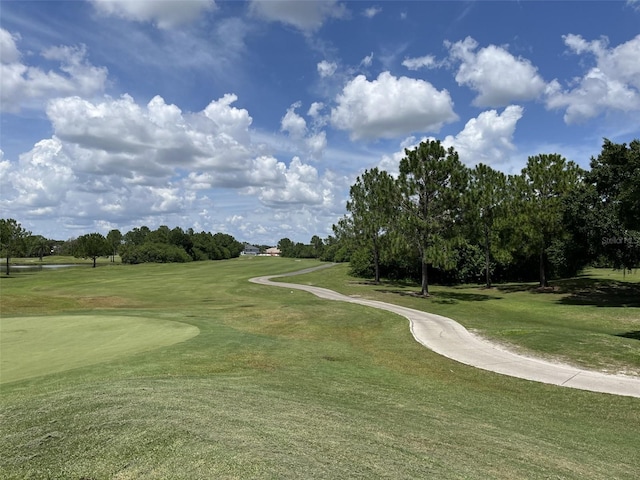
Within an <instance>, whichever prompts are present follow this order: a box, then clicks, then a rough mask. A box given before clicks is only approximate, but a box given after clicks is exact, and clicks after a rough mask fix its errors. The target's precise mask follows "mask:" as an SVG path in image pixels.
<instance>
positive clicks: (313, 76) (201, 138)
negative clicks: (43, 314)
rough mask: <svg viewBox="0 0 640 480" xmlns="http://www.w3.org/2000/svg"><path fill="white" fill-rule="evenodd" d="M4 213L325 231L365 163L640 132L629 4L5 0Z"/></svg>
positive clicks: (101, 227)
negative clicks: (442, 149) (407, 153)
mask: <svg viewBox="0 0 640 480" xmlns="http://www.w3.org/2000/svg"><path fill="white" fill-rule="evenodd" d="M0 27H1V30H0V49H1V50H0V53H1V65H0V68H1V70H0V81H1V84H0V87H1V88H0V107H1V115H2V117H1V123H0V128H1V130H0V149H1V150H2V152H1V153H0V209H1V213H0V217H2V218H7V217H11V218H15V219H17V220H18V221H19V222H20V223H21V224H22V225H23V226H24V227H25V228H27V229H29V230H31V231H33V232H34V233H36V234H42V235H45V236H47V237H50V238H56V239H67V238H72V237H76V236H79V235H82V234H84V233H89V232H96V231H97V232H101V233H105V234H106V233H107V232H108V231H109V230H110V229H112V228H118V229H120V230H121V231H123V232H126V231H128V230H130V229H131V228H133V227H137V226H141V225H147V226H148V227H149V228H152V229H153V228H157V227H158V226H160V225H167V226H169V227H170V228H173V227H175V226H180V227H183V228H185V229H186V228H190V227H192V228H194V229H195V230H197V231H200V230H205V231H211V232H225V233H230V234H232V235H233V236H235V237H236V238H237V239H238V240H242V241H248V242H253V243H259V244H276V243H277V242H278V240H280V239H281V238H284V237H288V238H290V239H292V240H294V241H301V242H307V241H309V239H310V238H311V236H313V235H319V236H321V237H326V236H327V235H330V234H331V233H332V232H331V225H332V224H333V223H336V222H337V220H338V219H339V218H340V217H341V216H342V215H343V214H344V213H345V202H346V200H347V198H348V192H349V187H350V186H351V185H352V184H353V183H354V181H355V178H356V177H357V176H358V175H359V174H361V173H362V172H363V171H364V170H365V169H370V168H373V167H380V168H384V169H386V170H387V171H389V172H391V173H394V172H396V171H397V167H398V162H399V160H400V159H401V158H402V156H403V152H404V148H412V147H413V146H415V145H416V144H417V143H419V142H420V141H421V140H422V139H424V138H437V139H440V140H442V141H443V142H444V143H445V144H446V145H451V146H454V147H455V148H456V150H457V151H458V152H459V154H460V157H461V159H462V160H463V161H464V163H466V164H467V165H469V166H474V165H476V164H477V163H479V162H482V163H488V164H490V165H492V166H493V167H494V168H497V169H500V170H502V171H504V172H506V173H518V172H519V171H520V169H521V168H522V167H523V166H524V164H525V163H526V160H527V158H528V157H529V156H531V155H536V154H541V153H559V154H561V155H563V156H564V157H566V158H567V159H569V160H573V161H575V162H576V163H578V164H579V165H581V166H584V167H588V165H589V160H590V158H591V157H592V156H596V155H597V154H598V153H599V151H600V148H601V145H602V139H603V138H604V137H606V138H609V139H611V140H613V141H616V142H624V143H628V142H630V141H631V140H633V139H634V138H640V2H639V1H638V0H632V1H601V2H598V1H580V2H578V1H567V2H563V1H553V2H552V1H500V2H493V1H447V2H435V1H410V2H404V1H393V2H391V1H382V2H368V1H346V2H339V1H333V0H331V1H295V2H294V1H256V2H254V1H250V2H241V1H233V2H225V1H215V2H214V1H210V0H199V1H195V0H194V1H190V0H187V1H180V0H177V1H172V0H161V1H152V0H147V1H102V0H100V1H99V0H93V1H80V0H78V1H64V2H57V1H3V2H2V4H1V5H0Z"/></svg>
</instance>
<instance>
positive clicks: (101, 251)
mask: <svg viewBox="0 0 640 480" xmlns="http://www.w3.org/2000/svg"><path fill="white" fill-rule="evenodd" d="M109 254H111V245H109V242H108V241H107V239H106V238H105V237H104V236H103V235H102V234H100V233H88V234H86V235H82V236H81V237H78V239H77V243H76V251H75V253H74V256H76V257H79V258H90V259H92V260H93V268H95V267H96V260H97V259H98V257H103V256H108V255H109Z"/></svg>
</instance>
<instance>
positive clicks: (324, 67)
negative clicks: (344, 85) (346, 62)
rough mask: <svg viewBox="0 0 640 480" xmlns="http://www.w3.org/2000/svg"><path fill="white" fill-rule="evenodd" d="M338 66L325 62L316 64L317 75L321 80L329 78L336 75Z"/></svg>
mask: <svg viewBox="0 0 640 480" xmlns="http://www.w3.org/2000/svg"><path fill="white" fill-rule="evenodd" d="M337 68H338V65H337V64H336V63H335V62H328V61H326V60H322V61H321V62H319V63H318V73H319V74H320V76H321V77H322V78H325V77H330V76H332V75H333V74H334V73H336V69H337Z"/></svg>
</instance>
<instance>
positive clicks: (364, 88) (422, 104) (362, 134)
mask: <svg viewBox="0 0 640 480" xmlns="http://www.w3.org/2000/svg"><path fill="white" fill-rule="evenodd" d="M336 104H337V106H336V107H335V108H333V109H332V110H331V123H332V124H333V126H334V127H336V128H338V129H341V130H347V131H349V132H350V134H351V137H352V138H354V139H361V138H393V137H398V136H403V135H408V134H409V133H412V132H427V131H438V130H439V129H440V128H441V127H442V125H443V124H445V123H449V122H452V121H455V120H456V119H457V118H458V117H457V115H456V114H455V113H454V111H453V101H452V100H451V96H450V95H449V92H448V91H447V90H437V89H436V88H435V87H434V86H433V85H431V84H430V83H429V82H426V81H424V80H419V79H413V78H407V77H395V76H393V75H392V74H391V73H389V72H382V73H381V74H380V75H379V76H378V78H377V79H375V80H372V81H368V80H367V78H366V77H365V76H364V75H359V76H357V77H355V78H354V79H352V80H351V81H349V82H348V83H347V84H346V85H345V86H344V88H343V90H342V93H340V94H339V95H338V96H337V98H336Z"/></svg>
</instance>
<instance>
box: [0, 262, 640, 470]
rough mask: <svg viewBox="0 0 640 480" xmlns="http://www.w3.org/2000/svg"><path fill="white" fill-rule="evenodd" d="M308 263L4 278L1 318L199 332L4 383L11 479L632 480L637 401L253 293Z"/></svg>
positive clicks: (294, 298) (368, 314)
mask: <svg viewBox="0 0 640 480" xmlns="http://www.w3.org/2000/svg"><path fill="white" fill-rule="evenodd" d="M311 264H312V262H295V261H291V260H287V259H269V258H266V259H261V258H256V259H240V260H235V261H230V262H208V263H194V264H189V265H142V266H135V267H123V266H118V267H113V268H102V269H96V270H92V269H86V270H73V271H56V272H40V273H38V274H33V275H26V274H25V275H23V276H16V277H14V278H11V279H4V278H3V279H0V288H1V289H2V304H1V307H2V310H1V311H2V316H3V317H9V316H11V317H14V316H20V315H25V316H26V315H40V314H42V315H45V314H46V315H50V314H56V315H71V314H78V315H83V314H88V313H91V314H92V315H135V316H143V317H147V318H158V319H164V320H179V321H181V322H186V323H188V324H191V325H194V326H196V327H198V328H199V329H200V334H199V335H198V336H196V337H193V338H191V339H189V340H187V341H185V342H183V343H179V344H175V345H171V346H167V347H162V348H159V349H156V350H153V351H150V352H144V353H140V354H138V355H133V356H126V357H121V358H120V359H116V360H112V361H109V362H105V363H101V364H96V365H88V366H86V367H83V368H78V369H74V370H69V371H66V372H61V373H57V374H51V375H47V376H43V377H39V378H37V379H27V380H24V381H20V382H12V383H7V384H4V385H3V386H2V391H1V393H0V402H1V405H0V420H1V427H0V428H1V437H0V476H1V477H2V478H75V479H79V478H82V477H85V478H93V479H102V478H118V479H124V478H158V479H160V478H162V479H164V478H185V479H194V478H304V477H311V478H364V477H366V478H375V477H385V478H425V477H427V476H429V477H433V478H634V476H635V473H636V469H637V461H638V457H637V455H638V453H637V445H638V443H639V442H640V434H639V433H638V430H637V425H638V424H639V423H640V402H638V401H637V399H631V398H622V397H620V398H619V397H613V396H608V395H601V394H594V393H588V392H581V391H576V390H570V389H562V388H556V387H551V386H546V385H540V384H536V383H532V382H527V381H523V380H517V379H511V378H507V377H503V376H500V375H495V374H491V373H488V372H483V371H480V370H476V369H473V368H469V367H465V366H462V365H459V364H456V363H455V362H450V361H448V360H446V359H443V358H441V357H439V356H438V355H435V354H433V353H432V352H430V351H428V350H427V349H425V348H423V347H421V346H420V345H419V344H417V343H416V342H415V341H413V339H412V337H411V335H410V333H409V330H408V328H407V322H406V321H405V320H404V319H402V318H399V317H396V316H393V315H389V314H386V313H384V312H379V311H375V310H372V309H367V308H363V307H358V306H355V305H344V304H337V303H333V302H326V301H322V300H319V299H315V298H313V297H312V296H310V295H308V294H306V293H304V292H288V291H282V290H281V289H276V288H269V287H263V286H259V285H253V284H249V283H248V282H246V279H247V278H249V277H250V276H254V275H262V274H268V273H279V272H283V271H287V270H290V271H292V270H295V269H298V268H302V267H304V266H308V265H311ZM331 271H332V269H330V270H328V271H326V272H327V273H329V272H331ZM334 272H337V270H335V271H334ZM354 288H359V287H354ZM469 308H475V304H471V305H470V307H469Z"/></svg>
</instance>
